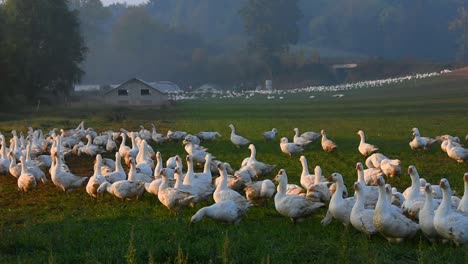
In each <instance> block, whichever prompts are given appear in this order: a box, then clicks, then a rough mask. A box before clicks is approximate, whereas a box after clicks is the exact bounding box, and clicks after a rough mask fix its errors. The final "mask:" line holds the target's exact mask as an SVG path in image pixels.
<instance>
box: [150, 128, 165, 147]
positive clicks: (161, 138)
mask: <svg viewBox="0 0 468 264" xmlns="http://www.w3.org/2000/svg"><path fill="white" fill-rule="evenodd" d="M151 126H152V127H153V129H152V130H151V139H152V140H153V141H154V142H156V144H160V143H163V142H164V141H166V139H167V138H166V137H165V136H164V135H163V134H161V133H158V132H157V131H156V126H155V125H154V124H151Z"/></svg>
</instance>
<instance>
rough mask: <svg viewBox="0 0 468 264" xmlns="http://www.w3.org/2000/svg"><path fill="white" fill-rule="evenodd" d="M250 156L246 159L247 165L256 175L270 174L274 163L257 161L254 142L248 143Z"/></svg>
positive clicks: (274, 166)
mask: <svg viewBox="0 0 468 264" xmlns="http://www.w3.org/2000/svg"><path fill="white" fill-rule="evenodd" d="M249 150H250V158H249V159H248V161H247V166H250V167H251V168H252V169H253V170H254V171H255V175H256V176H257V177H263V176H267V175H270V174H271V172H272V171H273V169H274V168H276V165H270V164H266V163H264V162H261V161H258V160H257V158H256V155H257V149H256V148H255V145H254V144H250V145H249Z"/></svg>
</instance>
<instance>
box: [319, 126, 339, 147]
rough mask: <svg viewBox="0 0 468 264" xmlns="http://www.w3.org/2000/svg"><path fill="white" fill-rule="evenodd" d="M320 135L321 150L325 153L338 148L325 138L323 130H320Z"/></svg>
mask: <svg viewBox="0 0 468 264" xmlns="http://www.w3.org/2000/svg"><path fill="white" fill-rule="evenodd" d="M320 133H321V134H322V149H323V150H324V151H325V152H332V151H334V150H335V149H336V148H338V146H337V145H336V143H335V142H333V141H331V140H330V139H328V138H327V134H326V133H325V130H323V129H322V130H321V131H320Z"/></svg>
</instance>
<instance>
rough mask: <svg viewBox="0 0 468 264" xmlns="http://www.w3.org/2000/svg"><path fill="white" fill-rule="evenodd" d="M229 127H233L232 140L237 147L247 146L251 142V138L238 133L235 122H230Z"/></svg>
mask: <svg viewBox="0 0 468 264" xmlns="http://www.w3.org/2000/svg"><path fill="white" fill-rule="evenodd" d="M229 127H230V128H231V142H232V144H234V145H235V146H236V147H238V148H240V147H241V146H245V145H247V144H249V143H250V140H248V139H246V138H245V137H243V136H240V135H237V134H236V128H235V127H234V125H233V124H230V125H229Z"/></svg>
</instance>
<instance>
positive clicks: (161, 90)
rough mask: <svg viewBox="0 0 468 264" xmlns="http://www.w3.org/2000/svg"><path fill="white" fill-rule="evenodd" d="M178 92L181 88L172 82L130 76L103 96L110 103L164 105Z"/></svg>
mask: <svg viewBox="0 0 468 264" xmlns="http://www.w3.org/2000/svg"><path fill="white" fill-rule="evenodd" d="M179 92H182V90H181V89H180V88H179V86H177V84H175V83H172V82H167V81H160V82H145V81H143V80H141V79H138V78H132V79H130V80H128V81H126V82H124V83H122V84H120V85H118V86H116V87H115V88H113V89H111V90H109V91H107V92H106V93H104V95H103V97H104V102H105V103H106V104H110V105H141V106H146V105H164V104H167V103H168V102H169V100H170V99H171V96H172V95H173V94H176V93H179Z"/></svg>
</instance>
